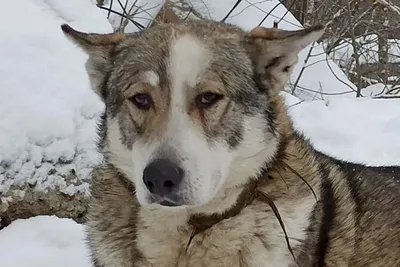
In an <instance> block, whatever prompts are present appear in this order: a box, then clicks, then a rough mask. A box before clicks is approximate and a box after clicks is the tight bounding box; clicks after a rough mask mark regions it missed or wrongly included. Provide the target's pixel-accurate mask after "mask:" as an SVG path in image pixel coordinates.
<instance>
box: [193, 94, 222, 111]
mask: <svg viewBox="0 0 400 267" xmlns="http://www.w3.org/2000/svg"><path fill="white" fill-rule="evenodd" d="M222 97H223V95H219V94H215V93H211V92H206V93H203V94H200V95H198V96H197V97H196V100H195V101H196V105H197V106H198V107H199V108H202V109H205V108H209V107H211V106H213V105H214V104H215V103H217V102H218V101H219V100H221V99H222Z"/></svg>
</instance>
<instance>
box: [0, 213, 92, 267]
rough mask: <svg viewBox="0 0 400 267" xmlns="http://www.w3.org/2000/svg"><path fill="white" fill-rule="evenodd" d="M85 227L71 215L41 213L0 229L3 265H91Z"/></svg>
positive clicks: (0, 252) (81, 266)
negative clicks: (56, 215)
mask: <svg viewBox="0 0 400 267" xmlns="http://www.w3.org/2000/svg"><path fill="white" fill-rule="evenodd" d="M89 255H90V253H89V250H88V249H87V246H86V244H85V241H84V227H83V226H82V225H80V224H77V223H75V222H74V221H73V220H71V219H60V218H57V217H55V216H37V217H33V218H30V219H26V220H16V221H14V222H13V223H12V224H11V225H10V226H8V227H7V228H5V230H2V231H0V266H1V267H91V266H92V264H91V263H90V257H89Z"/></svg>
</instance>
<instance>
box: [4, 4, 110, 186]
mask: <svg viewBox="0 0 400 267" xmlns="http://www.w3.org/2000/svg"><path fill="white" fill-rule="evenodd" d="M4 4H7V5H6V7H4V5H3V7H4V8H5V10H7V12H3V14H2V16H0V24H1V25H9V22H10V21H13V24H12V26H6V27H1V28H0V36H1V38H0V58H1V62H0V117H1V120H0V162H1V164H0V193H2V192H3V193H4V192H6V191H7V190H8V188H10V186H11V185H12V184H16V185H20V184H24V183H26V182H29V183H31V184H35V183H37V188H39V189H44V190H45V189H46V188H48V187H54V186H57V187H60V189H65V190H66V189H67V186H68V185H67V184H66V182H65V181H64V179H63V177H62V176H60V175H48V174H49V171H50V170H51V169H52V168H54V165H55V163H56V162H63V163H67V164H63V168H64V170H62V171H63V172H67V171H68V170H74V171H75V172H76V173H77V176H78V178H79V179H81V180H85V179H87V178H88V177H87V176H88V173H89V172H90V169H91V167H93V166H94V165H95V164H96V163H97V162H98V159H99V155H98V154H97V152H96V150H95V146H94V142H93V140H94V138H95V119H96V118H97V117H98V115H99V113H100V112H101V110H102V109H103V104H102V103H101V102H100V100H99V99H98V97H97V96H96V95H95V94H94V93H92V91H91V90H90V89H89V81H88V78H87V75H86V72H85V69H84V64H85V61H86V55H85V54H84V53H83V52H81V51H80V50H79V49H78V48H76V47H75V46H74V45H72V43H71V42H70V41H68V40H67V39H66V38H65V36H64V35H63V34H62V32H61V30H60V25H61V24H62V23H69V24H71V25H72V26H73V27H76V28H77V29H80V30H85V31H95V32H110V31H112V27H111V25H110V24H109V22H108V21H107V19H106V16H105V14H104V12H102V11H101V10H99V9H98V8H97V7H96V6H95V5H94V4H93V3H92V2H90V1H88V0H86V1H83V0H69V1H57V0H20V1H7V2H6V3H4ZM17 18H26V19H24V20H20V19H17ZM8 177H14V179H6V178H8ZM84 188H86V187H85V186H83V187H81V188H80V189H79V188H78V189H74V188H71V187H69V188H68V190H67V193H70V194H73V193H75V192H76V191H77V190H84Z"/></svg>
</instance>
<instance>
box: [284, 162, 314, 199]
mask: <svg viewBox="0 0 400 267" xmlns="http://www.w3.org/2000/svg"><path fill="white" fill-rule="evenodd" d="M282 163H283V164H284V165H285V167H286V168H288V169H289V170H290V171H291V172H293V173H294V174H295V175H296V176H297V177H299V178H300V179H301V180H302V181H303V182H304V183H305V184H306V185H307V186H308V188H309V189H310V190H311V192H312V194H313V196H314V198H315V200H316V201H318V198H317V195H316V194H315V191H314V189H313V188H312V186H311V185H310V184H309V183H308V182H307V181H306V180H305V179H304V178H303V176H301V175H300V174H299V173H298V172H297V171H296V170H295V169H293V168H292V167H290V166H289V164H287V163H286V162H284V161H282Z"/></svg>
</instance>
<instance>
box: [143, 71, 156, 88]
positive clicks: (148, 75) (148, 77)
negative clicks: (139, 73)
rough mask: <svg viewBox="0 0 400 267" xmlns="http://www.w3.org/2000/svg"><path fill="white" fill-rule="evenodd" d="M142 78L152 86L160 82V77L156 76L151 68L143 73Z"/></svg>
mask: <svg viewBox="0 0 400 267" xmlns="http://www.w3.org/2000/svg"><path fill="white" fill-rule="evenodd" d="M143 79H144V80H145V81H146V82H148V83H149V84H151V85H152V86H154V87H156V86H158V84H159V82H160V78H159V77H158V75H157V73H155V72H154V71H151V70H149V71H146V72H144V73H143Z"/></svg>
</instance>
